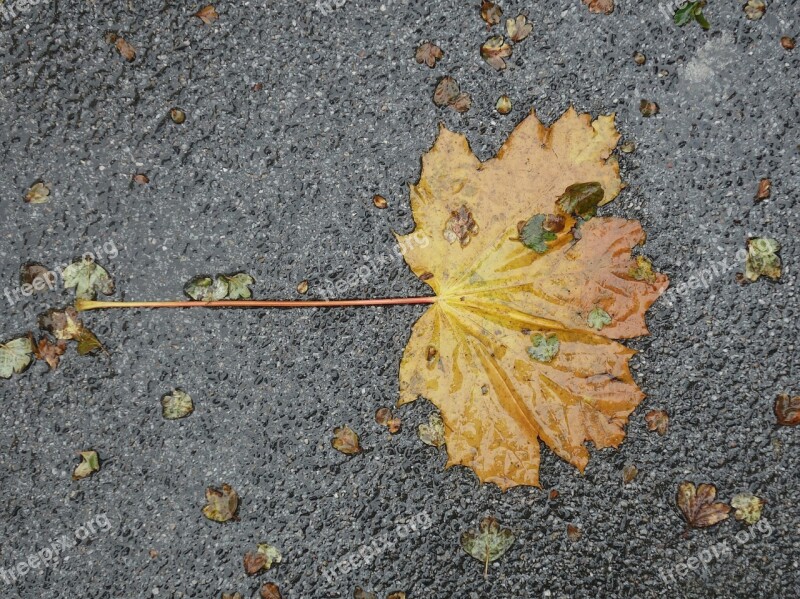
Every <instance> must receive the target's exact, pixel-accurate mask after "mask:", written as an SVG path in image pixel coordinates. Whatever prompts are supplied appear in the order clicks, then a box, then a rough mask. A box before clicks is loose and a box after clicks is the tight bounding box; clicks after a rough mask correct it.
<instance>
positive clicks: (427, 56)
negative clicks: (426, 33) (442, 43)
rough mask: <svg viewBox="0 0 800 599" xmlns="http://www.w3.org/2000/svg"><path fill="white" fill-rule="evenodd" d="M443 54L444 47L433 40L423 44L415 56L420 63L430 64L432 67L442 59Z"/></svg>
mask: <svg viewBox="0 0 800 599" xmlns="http://www.w3.org/2000/svg"><path fill="white" fill-rule="evenodd" d="M443 56H444V52H442V49H441V48H440V47H439V46H437V45H436V44H432V43H431V42H425V43H424V44H421V45H420V46H419V48H417V51H416V53H415V54H414V58H415V60H416V61H417V62H418V63H419V64H425V65H428V66H429V67H430V68H433V67H435V66H436V63H437V62H438V61H439V60H441V59H442V57H443Z"/></svg>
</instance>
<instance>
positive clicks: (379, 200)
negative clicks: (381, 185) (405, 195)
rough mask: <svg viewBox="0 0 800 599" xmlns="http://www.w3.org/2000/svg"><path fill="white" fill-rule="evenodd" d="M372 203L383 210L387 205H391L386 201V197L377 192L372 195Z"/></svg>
mask: <svg viewBox="0 0 800 599" xmlns="http://www.w3.org/2000/svg"><path fill="white" fill-rule="evenodd" d="M372 203H373V204H374V205H375V207H376V208H380V209H381V210H385V209H386V207H387V206H389V204H388V203H387V202H386V198H385V197H383V196H382V195H377V194H376V195H374V196H372Z"/></svg>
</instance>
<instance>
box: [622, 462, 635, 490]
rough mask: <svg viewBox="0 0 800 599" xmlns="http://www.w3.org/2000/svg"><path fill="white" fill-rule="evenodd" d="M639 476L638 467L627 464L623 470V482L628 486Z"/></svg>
mask: <svg viewBox="0 0 800 599" xmlns="http://www.w3.org/2000/svg"><path fill="white" fill-rule="evenodd" d="M637 474H639V469H638V468H637V467H636V466H634V465H633V464H625V467H624V468H623V469H622V482H624V483H625V484H626V485H627V484H628V483H630V482H631V481H633V479H634V478H636V475H637Z"/></svg>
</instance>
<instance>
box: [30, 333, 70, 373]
mask: <svg viewBox="0 0 800 599" xmlns="http://www.w3.org/2000/svg"><path fill="white" fill-rule="evenodd" d="M65 351H67V344H66V342H65V341H59V342H57V343H53V342H52V341H51V340H50V337H48V336H47V335H43V336H42V338H41V339H39V342H38V343H37V344H36V345H35V346H34V348H33V355H34V356H36V359H37V360H44V361H45V362H47V365H48V366H49V367H50V370H55V369H56V368H58V363H59V361H60V359H61V356H62V354H63V353H64V352H65Z"/></svg>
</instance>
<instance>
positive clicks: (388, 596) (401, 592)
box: [386, 591, 406, 599]
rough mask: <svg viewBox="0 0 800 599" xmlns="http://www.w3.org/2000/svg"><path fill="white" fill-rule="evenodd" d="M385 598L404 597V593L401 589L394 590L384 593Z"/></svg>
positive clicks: (401, 598) (404, 598) (397, 598)
mask: <svg viewBox="0 0 800 599" xmlns="http://www.w3.org/2000/svg"><path fill="white" fill-rule="evenodd" d="M386 599H406V594H405V593H404V592H403V591H395V592H394V593H389V594H388V595H386Z"/></svg>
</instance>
